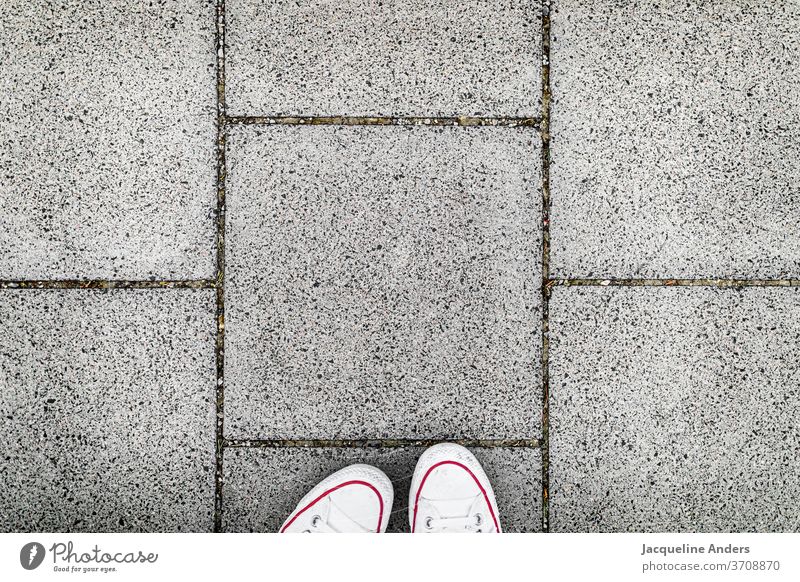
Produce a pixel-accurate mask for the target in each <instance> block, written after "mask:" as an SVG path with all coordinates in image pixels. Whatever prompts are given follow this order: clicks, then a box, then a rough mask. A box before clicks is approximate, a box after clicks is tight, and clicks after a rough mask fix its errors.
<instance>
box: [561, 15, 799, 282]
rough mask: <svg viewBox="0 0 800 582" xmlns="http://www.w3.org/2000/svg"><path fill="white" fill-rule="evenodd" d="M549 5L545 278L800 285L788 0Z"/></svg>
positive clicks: (794, 51)
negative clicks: (548, 255) (548, 272)
mask: <svg viewBox="0 0 800 582" xmlns="http://www.w3.org/2000/svg"><path fill="white" fill-rule="evenodd" d="M553 8H554V10H553V14H552V34H553V41H552V54H551V60H552V69H551V80H552V86H553V104H552V125H551V135H552V148H551V173H550V176H551V194H552V222H551V235H552V261H551V267H552V271H553V274H554V275H555V276H557V277H587V278H593V277H596V278H605V277H645V278H647V277H655V278H672V277H675V278H690V277H705V278H727V277H736V278H739V277H743V278H797V277H800V231H798V229H797V224H798V223H800V186H798V184H800V159H798V156H797V155H795V154H794V153H793V152H796V150H797V144H798V143H799V142H800V73H798V71H799V70H800V69H798V65H797V63H798V62H800V35H798V34H797V30H798V27H800V4H799V3H797V2H795V1H788V0H782V1H777V2H759V1H757V0H742V1H737V2H698V1H694V0H693V1H690V2H686V1H678V0H664V1H660V2H649V3H626V2H620V1H618V0H554V2H553Z"/></svg>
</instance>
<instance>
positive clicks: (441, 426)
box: [225, 126, 541, 438]
mask: <svg viewBox="0 0 800 582" xmlns="http://www.w3.org/2000/svg"><path fill="white" fill-rule="evenodd" d="M538 148H539V140H538V133H537V132H536V130H535V129H532V128H519V129H514V128H508V127H501V128H496V127H484V128H475V127H471V128H460V127H449V128H432V127H396V126H395V127H377V128H376V127H319V126H318V127H286V126H275V127H267V128H262V129H258V128H253V127H237V128H232V130H231V136H230V138H229V142H228V171H229V174H228V180H227V188H228V198H227V201H228V214H227V228H228V234H227V241H226V244H227V248H226V263H227V264H226V268H227V280H226V336H225V342H226V360H225V380H226V390H225V431H226V436H228V437H235V438H272V437H279V438H403V437H427V438H454V437H464V438H538V437H539V434H540V433H539V430H540V428H539V424H540V404H541V394H540V392H541V391H540V385H541V382H540V371H539V366H538V362H539V358H540V338H539V329H540V317H541V315H540V313H541V310H540V294H539V285H540V282H541V274H540V264H539V253H540V238H541V233H540V231H539V227H538V225H539V223H540V214H539V212H540V210H539V207H540V200H541V194H540V189H539V188H540V185H539V164H538V159H539V149H538Z"/></svg>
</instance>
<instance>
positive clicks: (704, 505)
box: [550, 287, 800, 532]
mask: <svg viewBox="0 0 800 582" xmlns="http://www.w3.org/2000/svg"><path fill="white" fill-rule="evenodd" d="M550 341H551V344H550V375H551V376H550V377H551V400H550V475H551V502H550V515H551V519H552V527H553V529H555V530H558V531H587V530H589V531H772V532H776V531H797V527H798V523H800V521H798V520H800V479H798V475H800V460H799V459H800V429H798V424H797V419H798V418H800V374H799V373H798V360H799V359H800V289H798V288H748V289H743V290H735V289H716V288H685V287H684V288H668V287H661V288H582V289H578V288H556V289H555V291H554V294H553V300H552V302H551V304H550Z"/></svg>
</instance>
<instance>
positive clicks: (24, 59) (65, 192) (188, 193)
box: [0, 0, 216, 280]
mask: <svg viewBox="0 0 800 582" xmlns="http://www.w3.org/2000/svg"><path fill="white" fill-rule="evenodd" d="M214 14H215V13H214V2H213V1H211V0H186V1H183V0H180V1H179V0H164V1H162V2H156V3H153V2H151V3H147V2H133V1H128V0H107V1H104V2H92V3H86V2H77V1H68V2H55V1H51V0H35V1H27V0H25V1H20V0H12V1H10V2H4V3H3V16H2V18H0V93H1V94H2V95H3V98H2V99H0V175H1V177H2V179H0V279H79V278H95V279H122V280H125V279H135V280H138V279H150V278H153V279H191V278H203V277H211V276H212V275H213V272H214V257H215V251H214V227H215V226H214V225H215V223H214V217H213V211H214V209H215V208H216V194H215V176H216V166H215V157H214V143H215V129H214V122H215V116H216V113H215V103H216V101H215V95H216V94H215V91H216V89H215V79H216V77H215V69H214V64H215V53H214Z"/></svg>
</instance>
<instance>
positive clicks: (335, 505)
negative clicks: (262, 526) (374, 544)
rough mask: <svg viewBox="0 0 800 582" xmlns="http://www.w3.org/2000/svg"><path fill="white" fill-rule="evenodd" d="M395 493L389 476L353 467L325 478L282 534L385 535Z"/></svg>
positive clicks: (304, 501)
mask: <svg viewBox="0 0 800 582" xmlns="http://www.w3.org/2000/svg"><path fill="white" fill-rule="evenodd" d="M393 500H394V490H393V489H392V482H391V481H389V478H388V477H387V476H386V474H385V473H384V472H383V471H381V470H380V469H378V468H376V467H372V466H370V465H350V466H349V467H345V468H344V469H341V470H340V471H337V472H336V473H334V474H333V475H330V476H329V477H327V478H325V479H324V480H323V481H322V482H321V483H320V484H319V485H317V486H316V487H314V488H313V489H312V490H311V491H309V492H308V494H307V495H306V496H305V497H303V499H301V500H300V503H298V504H297V507H296V508H295V510H294V511H293V512H292V514H291V515H290V516H289V518H288V519H287V520H286V521H285V522H284V524H283V526H281V529H280V532H281V533H383V532H385V531H386V526H387V525H388V523H389V515H390V514H391V513H392V501H393Z"/></svg>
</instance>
